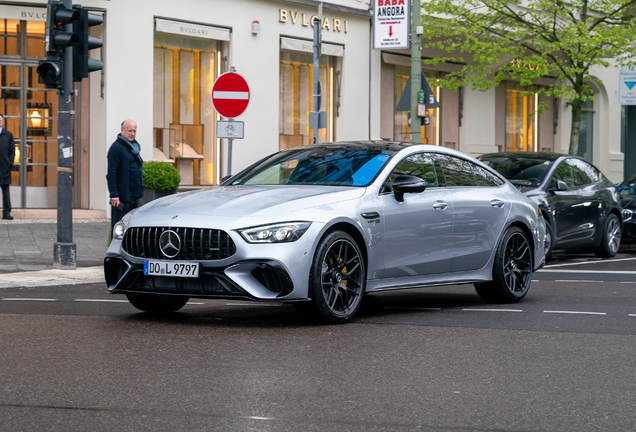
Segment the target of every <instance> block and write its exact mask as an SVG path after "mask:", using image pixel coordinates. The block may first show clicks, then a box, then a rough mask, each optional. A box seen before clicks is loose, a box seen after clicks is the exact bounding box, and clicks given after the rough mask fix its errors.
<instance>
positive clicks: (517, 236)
mask: <svg viewBox="0 0 636 432" xmlns="http://www.w3.org/2000/svg"><path fill="white" fill-rule="evenodd" d="M492 277H493V280H492V281H491V282H486V283H480V284H475V289H476V290H477V294H478V295H479V297H481V298H482V299H483V300H484V301H487V302H489V303H514V302H518V301H519V300H521V299H522V298H524V297H525V295H526V294H527V292H528V289H529V288H530V281H531V280H532V249H531V247H530V242H529V241H528V238H527V237H526V235H525V234H524V232H523V231H522V230H521V229H520V228H518V227H510V228H508V230H507V231H506V233H505V234H504V237H503V239H502V241H501V244H500V245H499V248H498V249H497V253H496V254H495V262H494V264H493V269H492Z"/></svg>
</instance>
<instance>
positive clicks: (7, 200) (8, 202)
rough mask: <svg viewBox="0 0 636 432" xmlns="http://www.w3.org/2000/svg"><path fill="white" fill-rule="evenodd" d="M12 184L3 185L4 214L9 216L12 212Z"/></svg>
mask: <svg viewBox="0 0 636 432" xmlns="http://www.w3.org/2000/svg"><path fill="white" fill-rule="evenodd" d="M9 186H10V185H1V186H0V187H2V216H9V213H11V196H10V195H9Z"/></svg>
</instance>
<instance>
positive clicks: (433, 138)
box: [393, 66, 441, 145]
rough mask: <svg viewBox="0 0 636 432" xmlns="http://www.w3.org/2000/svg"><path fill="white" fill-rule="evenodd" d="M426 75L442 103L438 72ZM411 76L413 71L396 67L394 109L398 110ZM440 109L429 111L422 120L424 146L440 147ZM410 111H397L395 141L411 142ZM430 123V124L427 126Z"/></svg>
mask: <svg viewBox="0 0 636 432" xmlns="http://www.w3.org/2000/svg"><path fill="white" fill-rule="evenodd" d="M424 75H426V78H427V80H428V82H429V84H430V85H431V90H433V93H435V97H436V98H437V101H438V102H439V103H440V106H441V101H440V96H441V95H440V88H439V86H436V85H435V84H434V83H435V82H436V81H437V78H438V75H437V72H428V71H424ZM410 76H411V70H410V69H408V68H404V67H397V66H396V67H395V92H394V99H395V100H394V107H395V108H396V109H397V106H398V102H399V101H400V97H401V96H402V93H403V92H404V88H405V87H406V82H407V81H408V79H409V77H410ZM439 110H440V109H439V108H434V109H427V110H426V117H424V118H422V122H421V127H422V130H421V137H422V139H421V142H422V144H433V145H439V131H440V111H439ZM410 114H411V113H410V111H395V119H394V128H393V131H394V133H393V139H395V140H396V141H408V142H410V141H411V123H410ZM426 123H428V124H426Z"/></svg>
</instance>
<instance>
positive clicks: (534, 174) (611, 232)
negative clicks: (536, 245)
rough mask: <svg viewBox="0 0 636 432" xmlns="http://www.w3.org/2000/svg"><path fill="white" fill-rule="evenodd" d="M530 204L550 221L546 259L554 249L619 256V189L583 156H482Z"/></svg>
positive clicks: (551, 154)
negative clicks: (578, 249) (525, 197)
mask: <svg viewBox="0 0 636 432" xmlns="http://www.w3.org/2000/svg"><path fill="white" fill-rule="evenodd" d="M478 159H480V160H481V161H482V162H484V163H486V164H487V165H489V166H490V167H491V168H493V169H494V170H496V171H497V172H499V173H501V174H502V175H503V176H504V177H506V178H507V179H508V180H509V181H510V182H511V183H512V184H514V185H515V186H517V187H518V188H519V190H521V191H522V192H523V193H524V194H525V195H526V196H527V197H528V198H530V199H532V200H533V201H535V202H536V203H537V204H539V208H540V209H541V212H542V213H543V217H544V218H545V221H546V227H547V235H548V238H547V239H546V257H548V256H549V255H550V253H551V252H552V250H554V249H575V248H583V249H592V250H593V251H594V253H595V254H596V256H598V257H612V256H614V255H616V252H617V251H618V248H619V246H620V243H621V231H622V218H621V206H620V204H619V201H617V198H618V197H617V194H616V191H615V189H616V186H614V184H613V183H612V182H611V181H609V180H608V179H607V177H605V176H604V175H603V173H601V172H600V171H599V170H598V169H597V168H596V167H595V166H594V165H592V164H590V163H589V162H586V161H585V160H583V159H581V158H580V157H578V156H572V155H563V154H557V153H537V152H509V153H489V154H484V155H482V156H480V157H479V158H478Z"/></svg>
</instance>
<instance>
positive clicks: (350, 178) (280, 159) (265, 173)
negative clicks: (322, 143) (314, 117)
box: [232, 147, 390, 186]
mask: <svg viewBox="0 0 636 432" xmlns="http://www.w3.org/2000/svg"><path fill="white" fill-rule="evenodd" d="M389 157H390V155H389V154H386V153H382V152H380V151H375V150H373V151H372V150H351V149H345V148H325V147H314V148H312V147H308V148H306V149H303V150H299V151H289V152H280V153H277V154H275V155H273V156H272V157H271V158H269V159H267V160H266V161H264V162H263V163H261V164H259V165H258V166H256V167H254V168H253V169H251V170H250V171H248V172H247V173H245V175H244V176H243V177H242V178H241V179H238V180H235V181H233V182H232V184H233V185H239V184H247V185H291V184H302V185H328V186H366V185H367V184H368V183H369V182H370V181H371V180H373V178H374V177H375V176H376V174H377V173H378V171H380V169H381V168H382V167H383V166H384V164H385V162H386V161H387V160H388V159H389Z"/></svg>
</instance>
